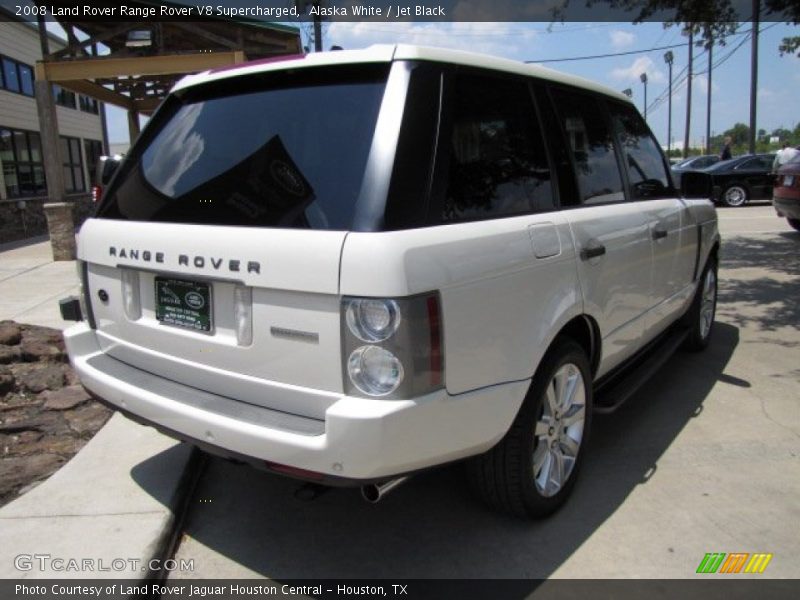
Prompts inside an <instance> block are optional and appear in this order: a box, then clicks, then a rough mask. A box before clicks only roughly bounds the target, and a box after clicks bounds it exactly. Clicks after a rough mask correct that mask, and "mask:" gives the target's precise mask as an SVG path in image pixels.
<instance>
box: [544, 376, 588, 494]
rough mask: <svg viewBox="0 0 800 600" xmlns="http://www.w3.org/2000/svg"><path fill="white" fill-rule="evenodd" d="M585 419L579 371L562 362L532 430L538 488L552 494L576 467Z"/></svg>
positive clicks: (584, 392) (584, 394)
mask: <svg viewBox="0 0 800 600" xmlns="http://www.w3.org/2000/svg"><path fill="white" fill-rule="evenodd" d="M585 421H586V387H585V382H584V380H583V375H582V374H581V370H580V369H579V368H578V367H577V366H576V365H574V364H572V363H566V364H564V365H562V366H561V367H560V368H559V369H558V370H557V371H556V373H555V375H554V376H553V379H552V381H551V382H550V383H549V385H548V386H547V391H546V393H545V397H544V400H543V402H542V408H541V416H540V417H539V420H538V421H537V422H536V428H535V431H534V437H535V441H534V450H533V477H534V482H535V484H536V489H537V491H538V492H539V493H540V494H541V495H542V496H546V497H550V496H554V495H555V494H557V493H558V492H559V490H561V488H562V487H564V484H565V483H566V482H567V480H568V479H569V476H570V475H571V474H572V471H573V469H574V467H575V463H576V461H577V458H578V453H579V452H580V447H581V441H582V440H583V428H584V423H585Z"/></svg>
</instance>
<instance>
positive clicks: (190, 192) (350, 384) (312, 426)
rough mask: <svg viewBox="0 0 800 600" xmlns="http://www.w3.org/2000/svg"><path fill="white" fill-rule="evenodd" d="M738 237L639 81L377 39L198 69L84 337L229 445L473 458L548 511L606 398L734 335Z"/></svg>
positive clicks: (90, 358)
mask: <svg viewBox="0 0 800 600" xmlns="http://www.w3.org/2000/svg"><path fill="white" fill-rule="evenodd" d="M718 243H719V238H718V233H717V225H716V216H715V213H714V208H713V206H712V204H711V203H710V202H709V201H708V200H706V199H697V200H691V199H682V198H681V197H680V194H679V193H678V192H676V190H675V189H674V187H673V184H672V180H671V178H670V175H669V169H668V167H667V162H666V160H665V158H664V156H663V154H662V152H661V150H660V149H659V147H658V145H657V143H656V141H655V140H654V138H653V136H652V134H651V133H650V131H649V130H648V128H647V126H646V124H645V123H644V121H643V120H642V119H641V117H640V116H639V114H638V113H637V111H636V109H635V108H634V107H633V105H632V104H631V103H630V102H629V101H628V100H627V99H626V98H625V97H624V96H622V95H620V94H616V93H614V92H611V91H608V90H605V89H604V88H601V87H600V86H597V85H594V84H592V83H589V82H586V81H581V80H577V79H574V78H571V77H567V76H564V75H560V74H558V73H555V72H553V71H549V70H546V69H541V68H536V67H532V66H527V65H523V64H520V63H516V62H511V61H505V60H497V59H492V58H487V57H482V56H476V55H471V54H464V53H457V52H449V51H442V50H431V49H425V48H417V47H411V46H377V47H372V48H370V49H367V50H363V51H347V52H335V53H328V54H322V55H314V56H308V57H305V58H298V59H296V60H287V61H280V62H272V63H262V64H250V65H244V66H241V67H239V68H234V69H227V70H220V71H216V72H214V71H212V72H207V73H202V74H199V75H195V76H190V77H187V78H186V79H184V80H183V81H182V82H181V83H179V84H178V85H177V86H176V88H175V89H174V90H173V92H172V93H171V95H170V96H169V97H168V98H167V99H166V100H165V102H164V103H163V105H162V106H161V107H160V108H159V110H158V112H157V114H156V115H155V116H154V117H153V118H152V120H151V121H150V123H149V124H148V126H147V127H146V129H145V131H144V132H143V133H142V135H141V137H140V139H139V140H138V141H137V142H136V144H135V145H134V147H133V149H132V150H131V152H130V153H129V155H128V156H127V157H126V159H125V161H124V163H123V164H122V166H121V167H120V170H119V171H118V173H117V174H116V175H115V177H114V180H113V181H112V182H111V184H110V186H109V188H108V189H107V190H106V193H105V195H104V198H103V200H102V202H101V204H100V206H99V208H98V211H97V215H96V217H95V218H93V219H90V220H89V221H88V222H87V223H86V224H85V225H84V226H83V228H82V230H81V232H80V242H79V259H80V263H79V264H80V266H81V269H82V277H83V308H82V311H80V312H82V315H83V319H84V320H83V321H82V322H80V323H78V324H76V325H74V326H73V327H71V328H70V329H69V330H68V331H67V332H66V334H65V335H66V340H67V346H68V349H69V353H70V358H71V360H72V362H73V364H74V366H75V368H76V370H77V372H78V374H79V375H80V377H81V380H82V382H83V384H84V385H85V386H86V388H88V390H89V391H90V392H92V393H93V394H94V395H96V396H97V397H99V398H102V399H104V400H105V401H107V402H108V403H110V404H112V405H114V406H115V407H117V408H119V409H120V410H122V411H123V412H125V413H126V414H128V415H129V416H131V417H133V418H135V419H137V420H139V421H142V422H145V423H148V424H152V425H154V426H156V427H157V428H159V429H161V430H162V431H165V432H167V433H169V434H171V435H174V436H176V437H178V438H180V439H185V440H189V441H192V442H194V443H196V444H198V445H200V446H201V447H203V448H205V449H206V450H208V451H211V452H215V453H217V454H220V455H222V456H227V457H231V458H238V459H243V460H247V461H249V462H250V463H253V464H257V465H260V466H262V467H266V468H268V469H270V470H273V471H276V472H280V473H283V474H288V475H293V476H295V477H298V478H301V479H306V480H312V481H318V482H320V483H323V484H331V485H362V486H365V490H366V491H367V492H368V493H369V494H373V497H375V496H378V495H379V494H380V493H381V491H383V490H385V489H386V487H385V484H389V485H393V484H395V483H396V482H397V481H399V480H400V478H402V477H404V476H406V475H408V474H410V473H413V472H415V471H418V470H420V469H424V468H427V467H431V466H434V465H440V464H444V463H448V462H452V461H456V460H459V459H465V458H469V459H470V460H469V461H468V463H467V464H468V468H467V471H468V473H469V477H470V480H471V482H472V484H473V485H474V487H475V488H476V490H477V491H478V493H479V494H480V495H481V496H482V497H483V498H484V499H485V500H486V501H487V502H488V503H490V504H491V505H493V506H495V507H497V508H499V509H502V510H505V511H508V512H512V513H515V514H519V515H528V516H541V515H544V514H547V513H549V512H551V511H553V510H554V509H555V508H557V507H558V506H559V505H560V504H561V503H562V502H563V501H564V500H565V498H566V497H567V496H568V494H569V493H570V490H571V488H572V486H573V484H574V482H575V480H576V476H577V471H578V468H579V466H580V463H581V459H582V457H583V455H584V449H585V446H586V440H587V434H588V432H589V426H590V424H591V420H592V412H593V411H595V412H597V411H600V410H611V409H612V408H613V407H614V406H616V405H618V404H619V403H620V402H621V401H622V400H624V399H625V398H627V397H628V396H630V394H631V392H632V391H633V389H635V384H636V383H637V382H638V381H640V380H642V379H643V374H645V373H648V372H650V371H651V370H652V369H653V368H654V365H657V364H659V363H660V362H663V358H664V357H665V356H667V355H668V353H669V352H671V351H672V350H674V349H675V347H676V346H677V345H678V344H680V343H683V344H684V345H688V346H689V347H691V348H694V349H700V348H702V347H704V346H705V345H706V344H707V343H708V339H709V335H710V333H711V326H712V323H713V319H714V310H715V301H716V272H717V258H716V255H717V246H718ZM65 307H66V308H67V309H69V308H72V309H73V311H74V312H75V313H76V314H77V313H78V312H79V311H78V310H76V308H77V305H76V304H75V302H73V303H72V304H70V303H69V302H67V303H65ZM67 312H69V311H67ZM631 365H632V366H633V367H634V368H633V369H627V370H626V369H625V367H630V366H631ZM631 373H632V375H631Z"/></svg>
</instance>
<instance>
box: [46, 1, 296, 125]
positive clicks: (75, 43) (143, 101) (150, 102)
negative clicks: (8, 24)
mask: <svg viewBox="0 0 800 600" xmlns="http://www.w3.org/2000/svg"><path fill="white" fill-rule="evenodd" d="M38 3H40V4H46V2H38ZM126 4H128V5H131V6H135V5H140V6H160V5H163V4H168V3H166V2H153V1H148V0H133V1H130V2H126ZM58 23H59V25H61V26H62V27H63V28H64V30H65V31H66V33H67V46H66V47H65V48H63V49H61V50H58V51H57V52H53V53H50V51H49V48H48V47H47V41H46V36H44V37H43V38H42V40H43V42H42V54H43V56H44V59H43V60H42V61H40V62H38V63H37V64H36V79H37V80H40V81H49V82H51V83H57V84H58V85H60V86H61V87H63V88H66V89H69V90H72V91H74V92H77V93H80V94H83V95H85V96H90V97H92V98H95V99H97V100H99V101H101V102H105V103H107V104H112V105H114V106H118V107H120V108H123V109H125V110H127V111H128V112H129V115H130V116H131V119H130V121H131V122H132V124H133V123H134V122H135V123H138V120H136V119H135V118H134V117H135V116H136V115H137V114H139V113H143V114H150V113H152V112H153V110H155V108H156V107H157V106H158V104H159V103H160V102H161V100H163V99H164V97H165V96H166V94H167V92H168V91H169V89H170V88H171V87H172V85H174V83H175V82H176V81H177V80H178V79H180V78H181V77H182V76H184V75H186V74H187V73H196V72H199V71H204V70H206V69H214V68H218V67H224V66H228V65H232V64H237V63H241V62H244V61H246V60H256V59H263V58H269V57H272V56H280V55H285V54H299V53H301V52H302V45H301V41H300V34H299V31H298V30H297V29H296V28H294V27H289V26H285V25H279V24H274V23H266V22H262V21H239V20H237V21H232V20H228V19H222V18H216V19H214V18H207V19H204V20H203V21H199V22H195V23H192V22H183V21H174V22H170V21H163V22H153V23H147V22H142V21H137V22H127V23H120V22H103V21H81V20H71V19H70V18H68V17H66V18H65V17H59V18H58ZM132 32H136V33H139V34H141V33H144V34H145V36H146V37H147V38H148V39H149V43H148V44H147V45H138V46H137V45H132V44H131V33H132ZM81 34H82V35H81ZM101 46H102V47H105V48H107V49H108V50H109V51H110V52H107V53H104V54H100V48H101ZM133 129H134V131H132V132H131V134H132V136H133V135H135V134H136V133H138V128H137V127H133Z"/></svg>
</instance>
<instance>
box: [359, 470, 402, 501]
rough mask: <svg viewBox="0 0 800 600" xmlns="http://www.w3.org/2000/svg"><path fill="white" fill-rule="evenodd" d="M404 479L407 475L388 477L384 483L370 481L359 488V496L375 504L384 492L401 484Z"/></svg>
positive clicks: (386, 492)
mask: <svg viewBox="0 0 800 600" xmlns="http://www.w3.org/2000/svg"><path fill="white" fill-rule="evenodd" d="M406 481H408V476H406V477H398V478H397V479H390V480H389V481H386V482H384V483H370V484H369V485H365V486H363V487H362V488H361V496H362V497H363V498H364V500H366V501H367V502H369V503H371V504H377V503H378V502H380V501H381V499H382V498H383V497H384V496H385V495H386V494H388V493H389V492H391V491H392V490H393V489H395V488H397V487H399V486H401V485H403V484H404V483H405V482H406Z"/></svg>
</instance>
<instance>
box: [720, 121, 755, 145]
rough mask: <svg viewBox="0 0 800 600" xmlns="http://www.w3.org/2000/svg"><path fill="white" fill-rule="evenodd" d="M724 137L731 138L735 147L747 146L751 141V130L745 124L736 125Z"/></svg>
mask: <svg viewBox="0 0 800 600" xmlns="http://www.w3.org/2000/svg"><path fill="white" fill-rule="evenodd" d="M723 135H724V136H725V137H727V136H730V137H731V139H732V140H733V145H734V146H738V145H740V144H746V143H747V142H748V140H749V139H750V128H749V127H748V126H747V125H745V124H744V123H736V125H734V126H733V127H731V128H730V129H728V130H727V131H726V132H725V133H724V134H723Z"/></svg>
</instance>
